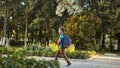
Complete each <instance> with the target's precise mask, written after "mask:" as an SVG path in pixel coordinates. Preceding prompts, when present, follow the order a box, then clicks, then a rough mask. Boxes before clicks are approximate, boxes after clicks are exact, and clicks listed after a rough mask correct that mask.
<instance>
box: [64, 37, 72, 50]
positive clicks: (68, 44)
mask: <svg viewBox="0 0 120 68" xmlns="http://www.w3.org/2000/svg"><path fill="white" fill-rule="evenodd" d="M71 42H72V40H71V38H70V37H69V36H68V35H64V47H65V48H68V47H69V46H70V45H71Z"/></svg>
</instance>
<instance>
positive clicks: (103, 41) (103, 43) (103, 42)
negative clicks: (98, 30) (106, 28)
mask: <svg viewBox="0 0 120 68" xmlns="http://www.w3.org/2000/svg"><path fill="white" fill-rule="evenodd" d="M105 48H106V47H105V33H103V35H102V49H105Z"/></svg>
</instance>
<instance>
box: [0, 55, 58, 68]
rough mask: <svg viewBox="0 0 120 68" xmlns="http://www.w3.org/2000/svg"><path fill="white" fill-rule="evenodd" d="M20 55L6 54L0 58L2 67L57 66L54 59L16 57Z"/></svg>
mask: <svg viewBox="0 0 120 68" xmlns="http://www.w3.org/2000/svg"><path fill="white" fill-rule="evenodd" d="M18 57H20V56H8V57H3V58H2V64H0V65H1V67H2V68H59V64H58V62H57V61H55V60H48V61H46V60H36V59H27V58H18Z"/></svg>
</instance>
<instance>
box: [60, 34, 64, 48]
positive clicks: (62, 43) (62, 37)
mask: <svg viewBox="0 0 120 68" xmlns="http://www.w3.org/2000/svg"><path fill="white" fill-rule="evenodd" d="M59 38H60V39H61V42H60V44H59V48H63V45H64V34H60V36H59Z"/></svg>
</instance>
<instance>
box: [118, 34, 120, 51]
mask: <svg viewBox="0 0 120 68" xmlns="http://www.w3.org/2000/svg"><path fill="white" fill-rule="evenodd" d="M117 51H119V52H120V33H119V34H118V47H117Z"/></svg>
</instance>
